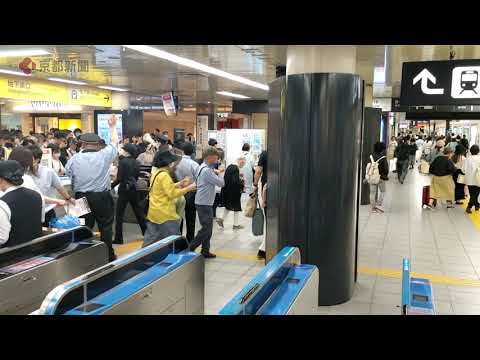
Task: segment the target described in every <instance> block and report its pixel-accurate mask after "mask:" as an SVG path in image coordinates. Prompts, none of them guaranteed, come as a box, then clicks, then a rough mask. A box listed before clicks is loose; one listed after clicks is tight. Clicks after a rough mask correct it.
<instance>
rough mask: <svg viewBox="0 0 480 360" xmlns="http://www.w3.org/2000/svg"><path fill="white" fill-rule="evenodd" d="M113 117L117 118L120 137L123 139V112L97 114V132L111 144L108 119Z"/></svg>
mask: <svg viewBox="0 0 480 360" xmlns="http://www.w3.org/2000/svg"><path fill="white" fill-rule="evenodd" d="M112 117H115V118H116V119H117V133H118V139H119V140H120V139H123V131H122V114H97V134H98V136H100V137H101V138H102V139H103V140H105V143H107V144H110V126H109V125H108V120H109V119H111V118H112Z"/></svg>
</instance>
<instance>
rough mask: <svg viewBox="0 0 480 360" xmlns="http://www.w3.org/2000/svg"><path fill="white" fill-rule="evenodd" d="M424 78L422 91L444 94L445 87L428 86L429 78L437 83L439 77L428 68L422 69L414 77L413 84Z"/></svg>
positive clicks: (428, 93) (430, 93)
mask: <svg viewBox="0 0 480 360" xmlns="http://www.w3.org/2000/svg"><path fill="white" fill-rule="evenodd" d="M420 80H422V82H421V84H420V87H421V89H422V92H423V93H424V94H427V95H441V94H443V91H444V89H429V88H428V80H430V81H431V82H432V83H434V84H436V83H437V78H436V77H435V76H433V75H432V73H431V72H430V71H428V70H427V69H423V70H422V71H420V73H419V74H418V75H417V76H415V78H414V79H413V85H415V84H416V83H417V82H419V81H420Z"/></svg>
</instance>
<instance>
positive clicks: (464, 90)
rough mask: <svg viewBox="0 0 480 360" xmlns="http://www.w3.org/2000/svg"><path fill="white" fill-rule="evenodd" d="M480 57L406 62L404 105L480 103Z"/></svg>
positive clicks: (404, 68) (403, 79)
mask: <svg viewBox="0 0 480 360" xmlns="http://www.w3.org/2000/svg"><path fill="white" fill-rule="evenodd" d="M479 74H480V59H479V60H447V61H423V62H405V63H403V68H402V84H401V97H400V102H401V104H402V106H419V105H480V79H479Z"/></svg>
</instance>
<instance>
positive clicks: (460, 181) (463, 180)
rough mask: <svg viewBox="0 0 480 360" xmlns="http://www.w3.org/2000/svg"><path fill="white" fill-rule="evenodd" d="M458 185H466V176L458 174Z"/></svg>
mask: <svg viewBox="0 0 480 360" xmlns="http://www.w3.org/2000/svg"><path fill="white" fill-rule="evenodd" d="M457 183H459V184H465V175H463V174H458V177H457Z"/></svg>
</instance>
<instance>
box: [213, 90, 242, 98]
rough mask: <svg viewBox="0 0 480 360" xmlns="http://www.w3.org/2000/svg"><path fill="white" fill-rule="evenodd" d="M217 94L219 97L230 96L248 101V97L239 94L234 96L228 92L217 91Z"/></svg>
mask: <svg viewBox="0 0 480 360" xmlns="http://www.w3.org/2000/svg"><path fill="white" fill-rule="evenodd" d="M217 94H219V95H224V96H230V97H234V98H238V99H250V98H249V97H248V96H245V95H240V94H234V93H231V92H229V91H217Z"/></svg>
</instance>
